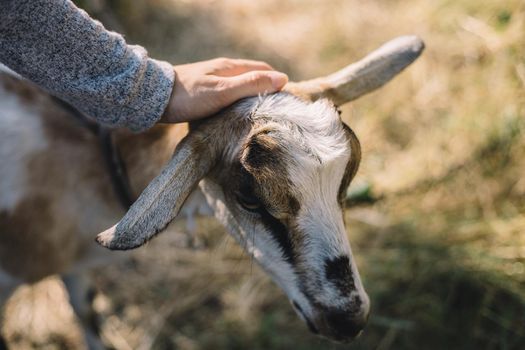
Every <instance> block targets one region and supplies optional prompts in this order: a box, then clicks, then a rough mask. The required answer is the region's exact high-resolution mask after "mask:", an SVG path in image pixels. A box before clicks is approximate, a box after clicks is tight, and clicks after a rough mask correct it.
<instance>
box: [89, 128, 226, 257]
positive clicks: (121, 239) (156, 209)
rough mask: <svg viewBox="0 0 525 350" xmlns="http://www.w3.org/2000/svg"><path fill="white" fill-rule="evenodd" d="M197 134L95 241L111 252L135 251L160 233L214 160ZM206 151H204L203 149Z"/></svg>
mask: <svg viewBox="0 0 525 350" xmlns="http://www.w3.org/2000/svg"><path fill="white" fill-rule="evenodd" d="M200 136H202V135H201V134H200V133H199V132H198V131H194V132H190V134H189V135H188V136H186V138H184V139H183V140H182V141H181V142H180V143H179V145H178V146H177V148H176V150H175V153H174V155H173V158H172V159H171V160H170V162H169V163H168V165H167V166H166V167H165V168H164V169H163V170H162V172H161V173H160V175H158V176H157V177H156V178H155V179H153V181H152V182H151V183H150V184H149V185H148V186H147V187H146V189H145V190H144V191H143V192H142V194H141V195H140V196H139V198H138V199H137V201H136V202H135V203H134V204H133V205H132V206H131V208H130V209H129V210H128V212H127V213H126V214H125V215H124V217H123V218H122V219H121V220H120V221H119V222H118V223H117V224H116V225H115V226H113V227H111V228H109V229H107V230H106V231H104V232H102V233H99V234H98V235H97V238H96V240H97V242H98V243H100V244H101V245H103V246H104V247H107V248H109V249H112V250H127V249H133V248H137V247H139V246H141V245H143V244H144V243H146V242H147V241H148V240H149V239H151V238H152V237H153V236H155V235H156V234H157V233H159V232H160V231H162V230H163V229H164V228H165V227H166V226H167V225H168V224H169V223H170V222H171V221H172V220H173V218H175V216H176V215H177V214H178V213H179V211H180V209H181V207H182V205H183V204H184V201H185V200H186V198H187V197H188V195H189V194H190V193H191V191H192V190H193V188H194V187H195V186H196V185H197V184H198V182H199V181H200V180H201V179H202V178H203V177H204V176H206V174H207V173H208V172H209V171H210V169H211V168H212V167H213V165H214V163H215V158H216V157H214V156H213V153H217V152H212V150H211V149H207V148H210V147H211V145H210V144H209V143H207V142H206V141H205V140H204V139H203V138H202V137H200ZM205 148H206V149H205Z"/></svg>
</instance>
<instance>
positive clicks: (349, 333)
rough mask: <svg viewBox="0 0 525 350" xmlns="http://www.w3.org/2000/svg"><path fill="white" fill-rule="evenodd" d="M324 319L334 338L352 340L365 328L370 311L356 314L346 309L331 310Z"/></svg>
mask: <svg viewBox="0 0 525 350" xmlns="http://www.w3.org/2000/svg"><path fill="white" fill-rule="evenodd" d="M324 321H325V327H326V328H327V330H328V333H329V334H330V335H331V336H332V338H334V339H335V340H338V341H350V340H352V339H354V338H355V337H357V336H358V335H359V334H360V333H361V331H362V330H363V329H364V328H365V326H366V323H367V321H368V312H364V313H360V314H357V315H356V314H349V313H348V312H344V311H331V312H328V313H326V314H325V316H324Z"/></svg>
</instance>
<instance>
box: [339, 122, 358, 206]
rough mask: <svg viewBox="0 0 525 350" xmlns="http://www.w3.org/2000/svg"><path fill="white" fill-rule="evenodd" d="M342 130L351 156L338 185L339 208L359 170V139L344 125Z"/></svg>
mask: <svg viewBox="0 0 525 350" xmlns="http://www.w3.org/2000/svg"><path fill="white" fill-rule="evenodd" d="M343 129H344V131H345V133H346V135H347V136H348V142H349V143H350V150H351V155H350V159H349V161H348V164H347V165H346V168H345V172H344V174H343V179H342V180H341V185H339V192H338V197H339V198H338V200H339V203H340V204H341V206H342V204H343V203H344V200H345V197H346V189H347V188H348V186H349V185H350V182H352V179H353V178H354V176H355V174H356V173H357V169H359V163H360V162H361V144H360V143H359V139H358V138H357V136H356V135H355V133H354V132H353V131H352V129H350V127H349V126H348V125H346V124H345V123H343Z"/></svg>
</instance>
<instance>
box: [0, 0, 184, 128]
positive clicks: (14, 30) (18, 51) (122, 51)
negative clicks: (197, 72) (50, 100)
mask: <svg viewBox="0 0 525 350" xmlns="http://www.w3.org/2000/svg"><path fill="white" fill-rule="evenodd" d="M0 1H1V3H2V4H1V6H0V62H2V63H4V64H5V65H7V66H8V67H10V68H11V69H13V70H14V71H16V72H17V73H19V74H20V75H22V76H24V77H26V78H27V79H29V80H31V81H33V82H35V83H36V84H38V85H40V86H42V87H43V88H45V89H46V90H48V91H49V92H51V93H52V94H54V95H56V96H59V97H61V98H62V99H64V100H66V101H67V102H69V103H71V104H72V105H74V106H75V107H76V108H78V109H79V110H81V111H82V112H84V113H85V114H87V115H89V116H91V117H93V118H95V119H96V120H98V121H100V122H102V123H105V124H109V125H113V126H127V127H129V128H130V129H132V130H135V131H140V130H143V129H146V128H148V127H150V126H152V125H153V124H154V123H155V122H156V121H157V120H158V119H159V118H160V117H161V115H162V113H163V112H164V110H165V108H166V106H167V104H168V101H169V98H170V95H171V92H172V88H173V80H174V73H173V69H172V66H171V65H170V64H169V63H167V62H160V61H156V60H153V59H150V58H148V56H147V53H146V51H145V50H144V49H143V48H142V47H139V46H129V45H127V44H126V42H125V41H124V39H123V38H122V36H120V35H119V34H116V33H113V32H109V31H107V30H105V29H104V27H103V26H102V25H101V24H100V23H99V22H97V21H94V20H92V19H91V18H90V17H89V16H88V15H87V14H86V13H85V12H84V11H82V10H79V9H78V8H77V7H75V5H74V4H72V3H71V2H70V1H68V0H0Z"/></svg>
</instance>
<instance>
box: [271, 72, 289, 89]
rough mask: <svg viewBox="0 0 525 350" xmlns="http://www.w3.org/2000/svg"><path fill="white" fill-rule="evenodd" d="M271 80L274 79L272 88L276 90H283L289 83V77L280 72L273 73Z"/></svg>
mask: <svg viewBox="0 0 525 350" xmlns="http://www.w3.org/2000/svg"><path fill="white" fill-rule="evenodd" d="M270 79H272V86H273V88H274V89H275V90H281V89H282V88H283V86H284V85H285V84H286V83H287V82H288V76H287V75H286V74H284V73H280V72H272V74H270Z"/></svg>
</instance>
